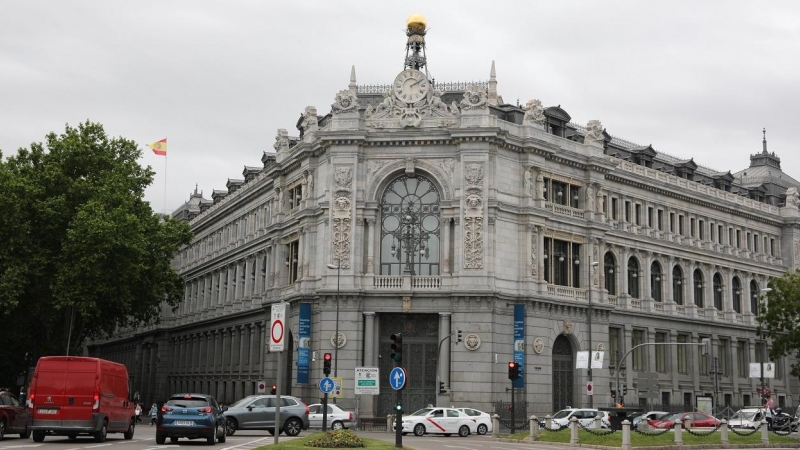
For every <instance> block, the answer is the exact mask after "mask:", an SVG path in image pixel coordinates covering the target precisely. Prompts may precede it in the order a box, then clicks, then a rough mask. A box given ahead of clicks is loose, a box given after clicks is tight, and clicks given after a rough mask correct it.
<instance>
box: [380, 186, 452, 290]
mask: <svg viewBox="0 0 800 450" xmlns="http://www.w3.org/2000/svg"><path fill="white" fill-rule="evenodd" d="M380 211H381V248H380V252H381V254H380V264H381V266H380V273H381V275H401V274H403V273H408V274H410V275H439V264H440V259H439V258H440V255H439V236H440V228H439V223H440V216H441V213H440V195H439V190H438V189H437V188H436V185H434V184H433V183H432V182H431V181H430V180H429V179H428V178H427V177H426V176H424V175H422V174H417V175H416V176H414V177H409V176H407V175H402V176H400V177H398V178H396V179H395V180H394V181H392V182H391V183H390V184H389V186H388V187H387V188H386V191H385V192H384V193H383V197H382V198H381V204H380Z"/></svg>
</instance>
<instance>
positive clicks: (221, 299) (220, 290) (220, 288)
mask: <svg viewBox="0 0 800 450" xmlns="http://www.w3.org/2000/svg"><path fill="white" fill-rule="evenodd" d="M227 276H228V273H227V271H226V270H225V269H224V268H223V269H221V270H219V271H217V277H218V279H217V298H216V301H217V302H216V303H217V305H216V306H217V313H220V312H221V310H222V308H223V307H224V305H225V280H226V279H227Z"/></svg>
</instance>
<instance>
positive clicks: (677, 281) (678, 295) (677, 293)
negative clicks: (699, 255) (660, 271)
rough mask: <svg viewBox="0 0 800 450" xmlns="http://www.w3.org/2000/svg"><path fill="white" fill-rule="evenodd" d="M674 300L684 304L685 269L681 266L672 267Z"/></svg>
mask: <svg viewBox="0 0 800 450" xmlns="http://www.w3.org/2000/svg"><path fill="white" fill-rule="evenodd" d="M672 300H673V301H674V302H675V303H676V304H678V305H682V304H683V270H682V269H681V266H675V267H673V268H672Z"/></svg>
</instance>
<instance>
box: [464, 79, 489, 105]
mask: <svg viewBox="0 0 800 450" xmlns="http://www.w3.org/2000/svg"><path fill="white" fill-rule="evenodd" d="M487 103H488V96H487V95H486V91H485V90H484V89H483V88H482V87H481V86H478V85H474V84H473V85H470V86H469V88H468V89H467V90H466V91H465V92H464V98H463V99H462V100H461V109H463V110H465V111H469V110H472V109H486V108H487V106H486V105H487Z"/></svg>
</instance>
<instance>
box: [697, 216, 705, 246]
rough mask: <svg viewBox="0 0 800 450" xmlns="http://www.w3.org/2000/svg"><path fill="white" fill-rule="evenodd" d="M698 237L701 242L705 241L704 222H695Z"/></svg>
mask: <svg viewBox="0 0 800 450" xmlns="http://www.w3.org/2000/svg"><path fill="white" fill-rule="evenodd" d="M697 232H698V237H699V238H700V240H701V241H704V240H705V239H706V222H705V221H704V220H699V221H697Z"/></svg>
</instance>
